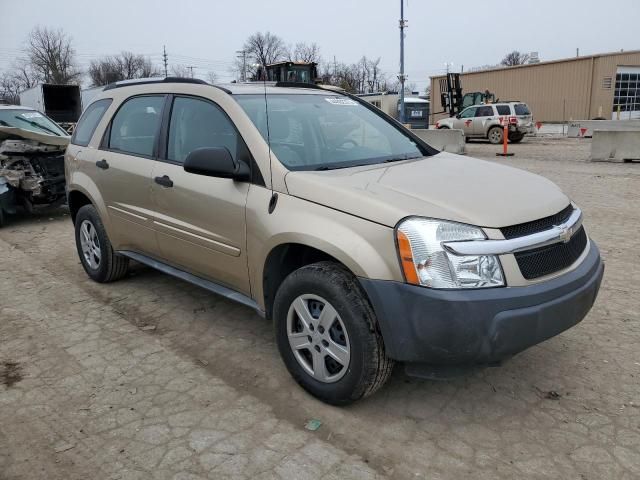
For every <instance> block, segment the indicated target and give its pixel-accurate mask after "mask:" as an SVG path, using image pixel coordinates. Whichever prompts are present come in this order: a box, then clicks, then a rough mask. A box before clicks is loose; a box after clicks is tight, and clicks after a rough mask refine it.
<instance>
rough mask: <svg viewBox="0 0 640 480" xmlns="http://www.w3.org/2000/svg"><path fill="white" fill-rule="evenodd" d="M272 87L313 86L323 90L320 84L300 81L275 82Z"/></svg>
mask: <svg viewBox="0 0 640 480" xmlns="http://www.w3.org/2000/svg"><path fill="white" fill-rule="evenodd" d="M274 87H285V88H286V87H288V88H313V89H316V90H323V88H322V87H321V86H320V85H316V84H315V83H302V82H276V84H275V85H274Z"/></svg>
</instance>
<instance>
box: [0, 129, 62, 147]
mask: <svg viewBox="0 0 640 480" xmlns="http://www.w3.org/2000/svg"><path fill="white" fill-rule="evenodd" d="M13 137H20V138H23V139H25V140H34V141H36V142H40V143H42V144H45V145H55V146H59V147H61V148H62V149H63V150H64V148H66V146H67V145H68V144H69V140H70V139H71V137H69V136H66V135H65V136H62V135H60V136H57V135H48V134H46V133H38V132H34V131H33V130H27V129H24V128H18V127H3V126H0V141H2V140H5V139H7V138H13Z"/></svg>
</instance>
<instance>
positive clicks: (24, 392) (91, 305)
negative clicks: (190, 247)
mask: <svg viewBox="0 0 640 480" xmlns="http://www.w3.org/2000/svg"><path fill="white" fill-rule="evenodd" d="M511 149H512V151H514V152H515V154H516V155H515V156H514V157H512V158H509V159H506V160H505V159H499V158H497V157H495V152H497V151H499V150H500V147H496V146H493V145H489V144H483V143H469V144H468V153H469V155H473V156H477V157H480V158H486V159H489V160H492V161H497V162H500V163H506V164H509V165H513V166H517V167H520V168H524V169H527V170H530V171H532V172H536V173H539V174H542V175H544V176H546V177H548V178H550V179H551V180H553V181H554V182H556V183H557V184H558V185H559V186H560V187H561V188H562V189H563V190H564V191H566V192H567V193H568V194H569V195H570V196H571V197H572V198H573V199H574V200H575V201H576V202H577V203H578V204H579V205H580V206H581V208H582V209H583V211H584V212H585V216H586V222H585V223H586V227H587V229H588V232H589V234H590V235H591V237H592V238H593V240H595V242H596V243H598V245H599V246H600V248H601V251H602V255H603V257H604V259H605V262H606V265H607V267H606V272H605V279H604V282H603V285H602V290H601V292H600V296H599V298H598V300H597V302H596V304H595V306H594V308H593V310H592V311H591V312H590V314H589V315H588V316H587V318H586V319H585V320H584V321H583V322H582V323H581V324H579V325H578V326H576V327H575V328H573V329H571V330H569V331H567V332H565V333H564V334H562V335H560V336H558V337H556V338H553V339H551V340H549V341H547V342H545V343H543V344H541V345H538V346H536V347H533V348H531V349H529V350H528V351H526V352H524V353H522V354H520V355H518V356H516V357H515V358H513V359H512V360H510V361H509V362H507V363H505V364H504V365H503V366H502V367H499V368H490V369H487V370H484V371H481V372H477V373H474V374H472V375H469V376H465V377H461V378H457V379H455V380H450V381H442V382H429V381H421V380H416V379H412V378H408V377H406V376H405V375H404V373H403V371H402V368H397V369H396V371H395V372H394V375H393V377H392V379H391V381H390V382H389V384H388V385H387V386H386V387H385V388H384V389H383V390H381V391H380V392H378V393H377V394H376V395H375V396H373V397H371V398H369V399H367V400H365V401H362V402H360V403H358V404H356V405H352V406H349V407H346V408H334V407H330V406H327V405H324V404H322V403H320V402H318V401H316V400H315V399H313V398H312V397H310V396H308V395H307V394H306V393H304V392H303V391H302V390H301V389H300V388H298V387H297V385H296V384H294V382H293V381H292V380H291V378H290V377H289V375H288V374H287V372H286V370H285V368H284V366H283V365H282V363H281V361H280V359H279V357H278V354H277V351H276V347H275V344H274V340H273V334H272V329H271V326H270V325H269V324H267V322H265V321H264V320H263V319H261V318H259V317H258V316H257V315H255V314H254V313H253V312H252V311H251V310H249V309H246V308H244V307H242V306H238V305H235V304H232V303H230V302H227V301H226V300H223V299H221V298H219V297H217V296H215V295H212V294H210V293H208V292H206V291H203V290H200V289H198V288H196V287H193V286H191V285H188V284H186V283H183V282H180V281H177V280H175V279H173V278H170V277H168V276H166V275H162V274H160V273H157V272H155V271H152V270H150V269H147V268H142V267H136V268H134V269H133V270H132V273H131V275H130V276H129V277H128V278H127V279H125V280H123V281H120V282H117V283H114V284H110V285H98V284H95V283H92V282H91V281H89V280H88V278H87V277H86V275H85V274H84V272H83V271H82V268H81V266H80V264H79V261H78V258H77V253H76V251H75V246H74V242H73V229H72V225H71V222H70V221H69V218H68V216H67V215H66V213H65V211H64V210H62V209H59V210H54V211H50V212H42V213H40V214H36V215H34V216H31V217H25V218H21V219H16V220H14V221H13V222H12V223H11V224H10V225H9V226H8V227H6V228H4V229H3V230H0V259H2V260H1V261H0V479H2V480H6V479H18V478H20V479H38V478H42V479H65V480H66V479H86V478H88V477H93V478H96V479H103V478H108V479H125V478H176V479H197V478H215V479H220V478H234V479H235V478H237V479H249V478H251V479H253V478H291V479H315V478H328V479H339V478H342V479H351V478H358V479H360V478H361V479H369V478H390V479H460V478H474V479H485V478H486V479H502V478H505V479H507V478H509V479H511V478H562V479H581V480H585V479H593V480H595V479H604V478H616V479H629V480H630V479H635V478H639V477H640V382H639V378H640V349H639V348H638V345H639V341H640V328H639V324H640V313H639V310H640V308H639V307H640V295H639V294H640V286H639V285H640V272H639V271H638V270H635V268H638V267H640V253H639V252H638V249H637V246H638V232H639V225H640V213H639V211H640V209H639V207H640V165H638V164H611V163H588V162H586V159H587V157H588V153H589V141H588V140H573V139H562V138H538V139H527V140H525V141H524V142H523V143H522V144H520V145H514V146H512V147H511ZM488 193H489V194H490V193H491V192H488ZM496 194H498V192H496ZM505 201H508V199H505ZM310 419H318V420H320V421H321V422H322V424H321V426H320V428H319V429H317V430H315V431H309V430H306V429H305V428H304V425H305V423H306V422H307V421H309V420H310Z"/></svg>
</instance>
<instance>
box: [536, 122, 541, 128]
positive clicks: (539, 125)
mask: <svg viewBox="0 0 640 480" xmlns="http://www.w3.org/2000/svg"><path fill="white" fill-rule="evenodd" d="M536 128H537V129H538V130H540V129H541V128H542V122H536Z"/></svg>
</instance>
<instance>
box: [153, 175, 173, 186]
mask: <svg viewBox="0 0 640 480" xmlns="http://www.w3.org/2000/svg"><path fill="white" fill-rule="evenodd" d="M154 180H155V182H156V183H157V184H158V185H162V186H163V187H166V188H171V187H173V180H171V179H170V178H169V177H168V176H167V175H163V176H162V177H156V178H154Z"/></svg>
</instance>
